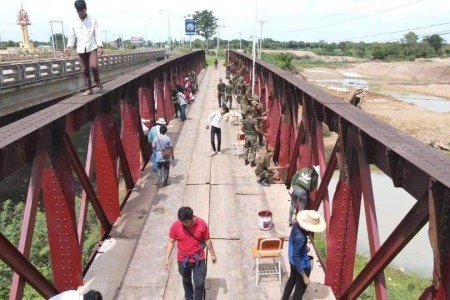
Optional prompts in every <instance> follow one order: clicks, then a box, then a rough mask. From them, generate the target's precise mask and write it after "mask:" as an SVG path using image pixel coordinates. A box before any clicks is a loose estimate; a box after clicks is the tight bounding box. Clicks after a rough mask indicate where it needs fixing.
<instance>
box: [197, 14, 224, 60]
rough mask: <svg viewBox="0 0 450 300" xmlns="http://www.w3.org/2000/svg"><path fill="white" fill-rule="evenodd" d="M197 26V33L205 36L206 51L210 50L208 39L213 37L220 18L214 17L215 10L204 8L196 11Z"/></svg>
mask: <svg viewBox="0 0 450 300" xmlns="http://www.w3.org/2000/svg"><path fill="white" fill-rule="evenodd" d="M194 20H195V26H196V32H197V35H200V36H202V37H204V38H205V42H206V52H208V49H209V47H208V41H209V38H210V37H212V36H213V35H214V34H215V33H216V29H217V20H219V19H218V18H216V17H214V15H213V12H212V11H210V10H206V9H205V10H202V11H198V10H197V11H195V14H194Z"/></svg>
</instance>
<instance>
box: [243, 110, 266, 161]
mask: <svg viewBox="0 0 450 300" xmlns="http://www.w3.org/2000/svg"><path fill="white" fill-rule="evenodd" d="M253 114H254V111H253V110H250V111H247V115H246V118H245V119H244V121H243V122H242V128H241V130H242V131H243V132H244V133H245V146H244V148H245V151H244V160H245V164H246V165H248V164H249V163H250V166H251V167H254V166H256V163H255V157H256V147H257V145H258V134H262V135H264V136H265V135H266V134H265V133H264V132H262V131H261V130H260V129H259V128H258V126H257V123H256V119H255V118H254V115H253Z"/></svg>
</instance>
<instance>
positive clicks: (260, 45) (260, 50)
mask: <svg viewBox="0 0 450 300" xmlns="http://www.w3.org/2000/svg"><path fill="white" fill-rule="evenodd" d="M266 22H267V21H264V20H259V23H260V24H261V34H260V35H259V38H260V39H261V40H260V41H259V57H258V58H259V59H261V55H262V54H261V53H262V42H263V35H262V33H263V25H264V23H266Z"/></svg>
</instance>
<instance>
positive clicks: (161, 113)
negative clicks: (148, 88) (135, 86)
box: [155, 76, 169, 123]
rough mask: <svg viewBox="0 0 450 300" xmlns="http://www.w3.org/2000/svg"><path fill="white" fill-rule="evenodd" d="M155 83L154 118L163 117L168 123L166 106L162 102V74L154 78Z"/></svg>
mask: <svg viewBox="0 0 450 300" xmlns="http://www.w3.org/2000/svg"><path fill="white" fill-rule="evenodd" d="M155 85H156V103H157V104H156V106H157V109H156V118H157V119H159V118H164V119H165V120H166V122H167V123H168V122H169V120H168V119H167V116H166V108H165V104H164V81H163V78H162V76H160V77H159V78H156V79H155Z"/></svg>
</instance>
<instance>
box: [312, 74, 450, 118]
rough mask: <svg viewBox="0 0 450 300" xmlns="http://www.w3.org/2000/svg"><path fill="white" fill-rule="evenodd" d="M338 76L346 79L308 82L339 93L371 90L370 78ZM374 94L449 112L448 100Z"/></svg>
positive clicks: (351, 75) (418, 96)
mask: <svg viewBox="0 0 450 300" xmlns="http://www.w3.org/2000/svg"><path fill="white" fill-rule="evenodd" d="M305 72H306V73H322V74H328V75H326V77H328V76H329V74H330V73H332V71H331V70H328V69H323V68H320V69H306V70H305ZM340 75H342V76H344V77H346V78H325V79H310V80H308V81H310V82H314V83H315V84H317V85H319V86H322V87H325V88H327V89H330V90H335V91H340V92H350V91H353V90H355V89H361V88H362V89H366V90H371V84H370V78H367V77H365V76H363V75H361V74H358V73H356V72H340ZM376 92H377V93H379V94H382V95H386V96H391V97H393V98H395V99H397V100H400V101H403V102H407V103H411V104H414V105H417V106H419V107H422V108H424V109H426V110H429V111H432V112H440V113H448V112H450V100H449V99H445V98H441V97H435V96H429V95H424V94H418V93H408V92H398V91H391V90H389V89H384V88H381V89H377V90H376Z"/></svg>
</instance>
